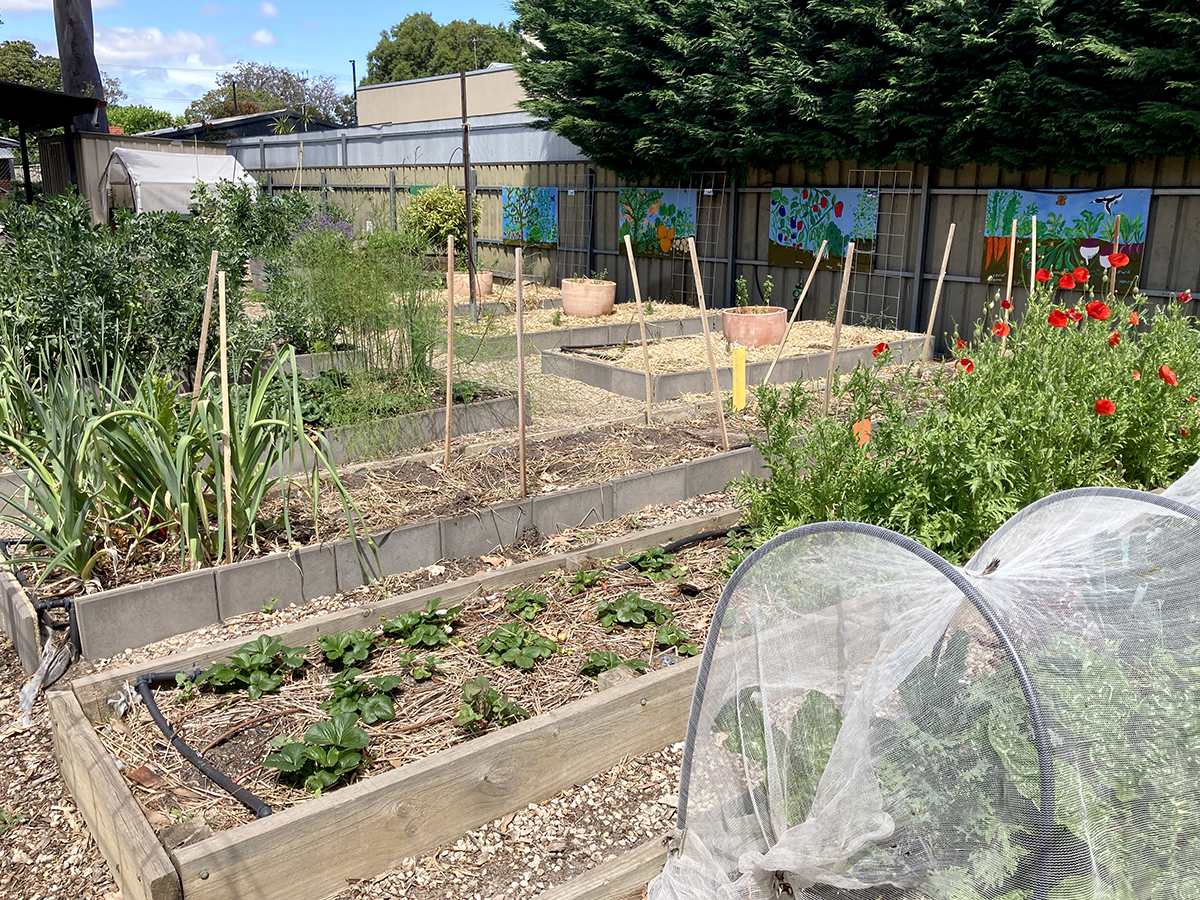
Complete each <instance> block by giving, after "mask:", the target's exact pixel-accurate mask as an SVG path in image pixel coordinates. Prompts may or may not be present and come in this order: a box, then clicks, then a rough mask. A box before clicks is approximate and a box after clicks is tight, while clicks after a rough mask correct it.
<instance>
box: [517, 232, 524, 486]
mask: <svg viewBox="0 0 1200 900" xmlns="http://www.w3.org/2000/svg"><path fill="white" fill-rule="evenodd" d="M524 277H525V276H524V265H523V263H522V260H521V248H520V247H517V453H518V456H519V458H520V463H521V497H524V496H525V481H526V474H525V471H526V464H525V309H524V307H525V298H524V297H523V296H522V292H521V289H522V284H521V282H522V281H523V280H524Z"/></svg>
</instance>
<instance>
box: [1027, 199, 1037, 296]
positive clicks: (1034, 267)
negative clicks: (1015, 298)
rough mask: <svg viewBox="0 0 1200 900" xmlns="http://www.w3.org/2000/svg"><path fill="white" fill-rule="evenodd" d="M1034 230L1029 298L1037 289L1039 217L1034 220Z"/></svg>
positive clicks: (1030, 258)
mask: <svg viewBox="0 0 1200 900" xmlns="http://www.w3.org/2000/svg"><path fill="white" fill-rule="evenodd" d="M1032 222H1033V224H1032V226H1031V227H1032V230H1031V231H1030V233H1029V248H1030V253H1029V296H1031V297H1032V296H1033V289H1034V288H1035V287H1037V216H1034V217H1033V219H1032Z"/></svg>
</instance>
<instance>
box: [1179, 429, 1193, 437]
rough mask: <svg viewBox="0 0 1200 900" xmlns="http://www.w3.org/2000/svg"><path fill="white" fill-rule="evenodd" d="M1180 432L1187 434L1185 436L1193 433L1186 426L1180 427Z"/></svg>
mask: <svg viewBox="0 0 1200 900" xmlns="http://www.w3.org/2000/svg"><path fill="white" fill-rule="evenodd" d="M1179 433H1180V434H1182V435H1185V436H1186V435H1189V434H1191V432H1190V431H1188V430H1187V429H1186V428H1180V429H1179Z"/></svg>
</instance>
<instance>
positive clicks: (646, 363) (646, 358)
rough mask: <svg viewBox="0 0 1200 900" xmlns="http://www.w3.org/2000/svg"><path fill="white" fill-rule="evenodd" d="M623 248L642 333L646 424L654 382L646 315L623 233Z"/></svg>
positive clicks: (629, 244) (630, 250) (630, 249)
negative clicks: (647, 337)
mask: <svg viewBox="0 0 1200 900" xmlns="http://www.w3.org/2000/svg"><path fill="white" fill-rule="evenodd" d="M625 250H626V251H627V252H628V253H629V274H630V275H631V276H632V277H633V300H634V303H635V304H636V305H637V314H638V330H640V331H641V333H642V366H643V367H644V368H645V369H646V424H647V425H650V424H652V409H653V405H654V383H653V379H652V377H651V375H650V348H649V347H648V346H647V345H646V316H645V314H644V313H643V312H642V287H641V285H640V284H639V283H638V275H637V266H636V265H635V264H634V260H633V241H631V240H630V239H629V235H625Z"/></svg>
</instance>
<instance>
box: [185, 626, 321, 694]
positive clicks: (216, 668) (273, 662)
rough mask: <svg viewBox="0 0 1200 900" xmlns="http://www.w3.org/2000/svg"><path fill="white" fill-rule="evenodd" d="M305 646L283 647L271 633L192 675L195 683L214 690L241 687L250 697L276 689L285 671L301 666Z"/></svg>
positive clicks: (261, 636) (281, 681) (281, 682)
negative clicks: (198, 673)
mask: <svg viewBox="0 0 1200 900" xmlns="http://www.w3.org/2000/svg"><path fill="white" fill-rule="evenodd" d="M306 650H307V648H306V647H285V646H284V645H283V642H282V641H281V640H280V639H279V638H277V637H274V636H273V635H267V634H264V635H260V636H259V637H258V639H257V640H254V641H251V642H250V643H248V644H243V645H242V646H241V647H239V648H238V649H237V650H235V651H234V652H233V653H231V654H229V661H228V662H219V663H214V664H213V665H212V666H210V667H209V668H208V669H207V670H206V671H204V672H202V673H201V674H200V675H199V676H197V678H196V684H197V685H204V684H207V685H209V686H210V687H212V688H213V689H214V690H218V691H225V690H236V689H238V688H243V687H244V688H245V689H246V691H247V692H248V693H249V694H250V699H251V700H257V699H258V698H259V697H261V696H262V695H263V694H269V693H271V692H272V691H275V690H278V688H279V686H280V685H281V684H283V677H284V673H285V672H286V671H289V670H292V669H298V668H300V667H301V666H302V665H304V653H305V651H306Z"/></svg>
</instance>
